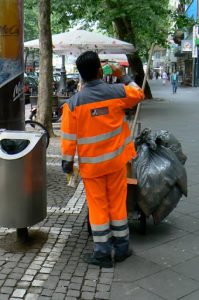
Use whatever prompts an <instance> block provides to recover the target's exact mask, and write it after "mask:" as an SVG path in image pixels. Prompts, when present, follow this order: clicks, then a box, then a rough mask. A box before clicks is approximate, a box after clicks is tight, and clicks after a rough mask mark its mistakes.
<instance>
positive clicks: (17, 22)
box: [0, 0, 25, 130]
mask: <svg viewBox="0 0 199 300" xmlns="http://www.w3.org/2000/svg"><path fill="white" fill-rule="evenodd" d="M23 55H24V54H23V0H1V1H0V128H5V129H11V130H12V129H15V130H23V129H24V127H25V122H24V120H25V105H24V96H23V72H24V58H23Z"/></svg>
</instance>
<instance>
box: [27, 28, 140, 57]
mask: <svg viewBox="0 0 199 300" xmlns="http://www.w3.org/2000/svg"><path fill="white" fill-rule="evenodd" d="M52 43H53V51H54V52H55V53H56V54H59V55H79V54H81V53H82V52H84V51H87V50H93V51H95V50H96V52H98V53H104V54H106V53H117V54H122V53H123V54H130V53H133V52H135V48H134V46H133V45H132V44H130V43H126V42H123V41H120V40H118V39H115V38H111V37H108V36H105V35H102V34H100V33H96V32H89V31H86V30H71V31H68V32H64V33H59V34H55V35H52ZM24 47H26V48H39V39H36V40H32V41H29V42H25V43H24Z"/></svg>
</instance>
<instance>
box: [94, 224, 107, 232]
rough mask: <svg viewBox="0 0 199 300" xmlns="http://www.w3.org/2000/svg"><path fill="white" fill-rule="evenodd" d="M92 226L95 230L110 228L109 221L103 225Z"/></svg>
mask: <svg viewBox="0 0 199 300" xmlns="http://www.w3.org/2000/svg"><path fill="white" fill-rule="evenodd" d="M91 228H92V230H93V231H104V230H107V229H110V226H109V223H106V224H102V225H93V224H91Z"/></svg>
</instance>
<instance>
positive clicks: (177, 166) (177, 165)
mask: <svg viewBox="0 0 199 300" xmlns="http://www.w3.org/2000/svg"><path fill="white" fill-rule="evenodd" d="M160 147H161V154H162V155H163V156H164V157H165V158H167V159H168V160H170V162H171V164H172V166H173V168H174V170H175V174H176V177H177V181H176V185H177V186H178V187H179V189H180V191H181V192H182V193H183V194H184V195H185V196H187V173H186V170H185V168H184V166H183V165H182V164H181V162H180V161H179V159H178V158H177V156H176V155H175V153H174V152H173V151H172V150H171V149H170V148H165V147H164V146H160Z"/></svg>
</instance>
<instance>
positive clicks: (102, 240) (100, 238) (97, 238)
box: [93, 232, 112, 243]
mask: <svg viewBox="0 0 199 300" xmlns="http://www.w3.org/2000/svg"><path fill="white" fill-rule="evenodd" d="M111 237H112V234H111V232H109V233H107V234H106V235H102V236H95V235H93V241H94V243H106V242H108V240H109V239H110V238H111Z"/></svg>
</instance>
